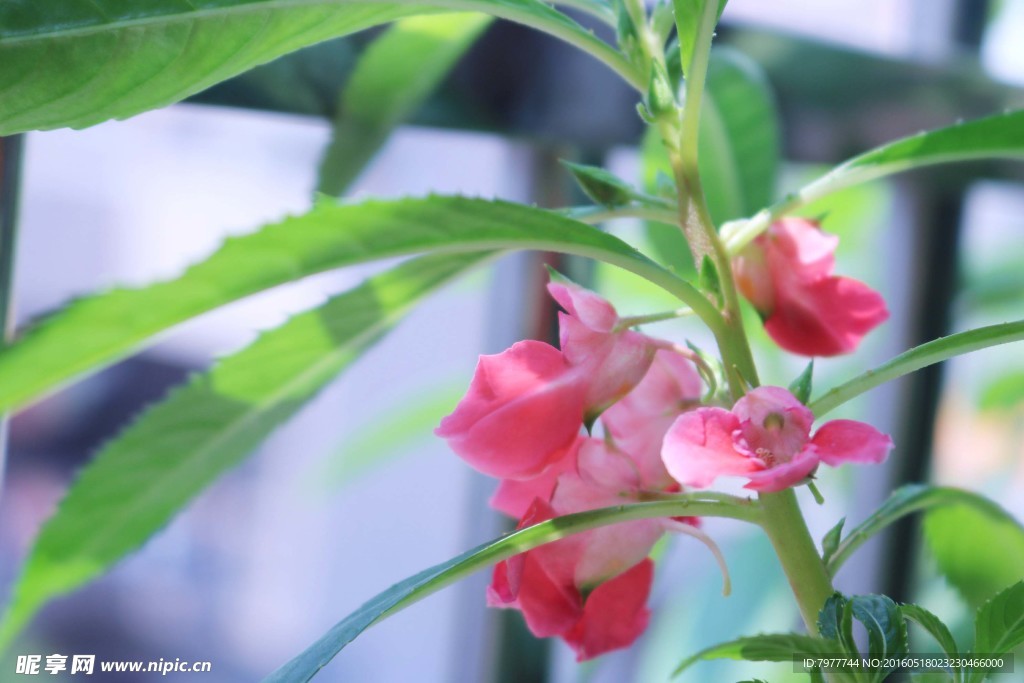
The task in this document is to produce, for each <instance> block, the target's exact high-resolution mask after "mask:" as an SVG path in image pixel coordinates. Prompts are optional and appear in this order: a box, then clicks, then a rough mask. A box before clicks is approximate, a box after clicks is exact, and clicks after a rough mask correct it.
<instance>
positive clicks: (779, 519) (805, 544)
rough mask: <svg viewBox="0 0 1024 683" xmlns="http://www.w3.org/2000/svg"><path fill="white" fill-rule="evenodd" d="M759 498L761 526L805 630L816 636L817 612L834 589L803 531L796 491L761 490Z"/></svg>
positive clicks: (803, 522) (803, 523)
mask: <svg viewBox="0 0 1024 683" xmlns="http://www.w3.org/2000/svg"><path fill="white" fill-rule="evenodd" d="M760 501H761V506H762V514H763V516H762V520H761V526H762V527H764V530H765V532H766V533H767V534H768V538H769V540H770V541H771V543H772V547H773V548H775V554H776V555H778V557H779V562H781V563H782V569H783V571H784V572H785V573H786V578H787V579H788V580H789V586H790V588H791V589H792V590H793V595H794V596H795V597H796V602H797V605H798V606H799V607H800V614H801V616H802V617H803V619H804V624H806V626H807V631H808V632H809V633H810V634H811V635H814V636H817V635H818V612H820V611H821V608H822V607H824V605H825V601H826V600H827V599H828V598H829V596H830V595H832V593H833V592H835V589H834V588H833V587H832V581H831V579H830V578H829V575H828V571H826V569H825V563H824V562H822V560H821V556H820V555H818V550H817V548H816V547H815V546H814V541H813V539H811V533H810V531H808V530H807V523H806V522H805V521H804V517H803V514H802V513H801V512H800V505H799V504H798V503H797V502H796V494H794V493H793V490H792V489H787V490H785V491H779V492H778V493H764V494H761V496H760Z"/></svg>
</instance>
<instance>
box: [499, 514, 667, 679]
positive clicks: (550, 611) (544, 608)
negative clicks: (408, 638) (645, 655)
mask: <svg viewBox="0 0 1024 683" xmlns="http://www.w3.org/2000/svg"><path fill="white" fill-rule="evenodd" d="M555 514H556V513H555V511H554V509H553V508H552V507H551V506H550V505H548V504H547V503H545V502H544V501H542V500H536V501H535V502H534V504H533V505H532V506H531V507H530V509H529V510H528V511H527V513H526V514H525V515H524V516H523V519H522V520H521V521H520V523H519V528H523V527H526V526H530V525H533V524H537V523H539V522H542V521H545V520H547V519H551V518H552V517H554V516H555ZM586 546H587V538H586V534H577V535H575V536H569V537H567V538H564V539H561V540H559V541H555V542H554V543H550V544H548V545H544V546H541V547H539V548H535V549H533V550H530V551H527V552H526V553H522V554H520V555H516V556H515V557H513V558H510V559H508V560H506V561H504V562H501V563H500V564H498V565H497V566H496V567H495V568H494V578H493V580H492V583H491V586H490V588H489V589H488V592H487V600H488V604H490V605H491V606H492V607H511V608H516V609H519V610H521V611H522V613H523V617H524V619H525V620H526V625H527V626H528V627H529V629H530V631H531V632H532V633H533V634H534V635H536V636H537V637H541V638H545V637H550V636H561V637H562V638H563V639H564V640H565V641H566V642H567V643H568V644H569V645H570V646H571V647H572V648H573V650H575V651H576V657H577V660H578V661H583V660H586V659H591V658H593V657H596V656H598V655H600V654H603V653H605V652H608V651H610V650H614V649H618V648H622V647H627V646H629V645H631V644H632V643H633V642H634V641H635V640H636V639H637V638H638V637H639V636H640V634H641V633H643V631H644V629H645V628H647V622H648V621H649V619H650V611H649V610H648V609H647V607H646V603H647V597H648V595H649V594H650V589H651V583H652V581H653V563H652V562H651V561H650V560H649V559H644V560H642V561H641V562H640V563H638V564H637V565H636V566H634V567H632V568H630V569H628V570H626V571H624V572H622V573H621V574H619V575H617V576H615V577H613V578H611V579H609V580H607V581H605V582H603V583H601V584H600V585H597V586H596V587H590V586H581V585H580V584H579V583H578V581H577V578H576V577H577V566H578V564H579V562H580V560H581V558H582V557H583V553H584V552H585V550H586Z"/></svg>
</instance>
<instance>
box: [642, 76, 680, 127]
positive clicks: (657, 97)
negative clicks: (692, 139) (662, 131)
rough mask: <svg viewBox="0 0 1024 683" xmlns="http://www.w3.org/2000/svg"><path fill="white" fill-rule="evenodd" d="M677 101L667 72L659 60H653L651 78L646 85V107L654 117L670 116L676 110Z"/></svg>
mask: <svg viewBox="0 0 1024 683" xmlns="http://www.w3.org/2000/svg"><path fill="white" fill-rule="evenodd" d="M676 107H677V103H676V97H675V92H674V91H673V90H672V84H671V83H670V82H669V80H668V72H666V71H665V67H664V66H663V65H662V63H661V62H654V64H653V65H652V67H651V78H650V81H649V83H648V85H647V109H648V111H650V112H651V114H653V115H654V116H655V117H656V118H659V119H660V118H662V117H664V116H666V115H668V116H670V115H672V114H673V113H674V112H675V111H676Z"/></svg>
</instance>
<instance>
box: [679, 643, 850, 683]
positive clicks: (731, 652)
mask: <svg viewBox="0 0 1024 683" xmlns="http://www.w3.org/2000/svg"><path fill="white" fill-rule="evenodd" d="M834 650H835V645H834V644H832V643H830V642H828V641H827V640H822V639H821V638H812V637H811V636H804V635H799V634H796V633H778V634H769V635H760V636H747V637H744V638H737V639H736V640H731V641H729V642H727V643H720V644H718V645H712V646H711V647H709V648H707V649H704V650H701V651H700V652H698V653H697V654H695V655H693V656H691V657H687V658H686V659H684V660H683V661H682V662H680V664H679V666H677V667H676V669H675V671H673V672H672V675H673V677H674V676H678V675H679V674H681V673H682V672H683V671H685V670H686V669H688V668H690V667H691V666H693V665H694V664H696V663H697V662H699V661H701V660H707V659H739V660H744V661H749V662H789V661H792V660H793V658H794V657H801V656H804V655H807V656H814V655H828V654H832V655H834V654H835V652H834Z"/></svg>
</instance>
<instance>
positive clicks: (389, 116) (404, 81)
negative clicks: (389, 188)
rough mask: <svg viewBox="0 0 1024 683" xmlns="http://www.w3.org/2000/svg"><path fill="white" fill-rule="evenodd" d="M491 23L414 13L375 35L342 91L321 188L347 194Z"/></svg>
mask: <svg viewBox="0 0 1024 683" xmlns="http://www.w3.org/2000/svg"><path fill="white" fill-rule="evenodd" d="M490 23H491V18H490V17H488V16H486V15H483V14H440V15H427V16H420V17H409V18H407V19H400V20H399V21H397V22H395V23H394V24H393V25H392V26H391V27H390V28H388V29H387V31H385V32H384V33H383V34H381V35H380V37H378V38H377V39H376V40H374V41H373V43H371V44H370V46H369V47H368V48H367V49H366V50H365V51H364V52H363V54H362V55H361V56H360V58H359V61H358V62H357V63H356V67H355V69H354V70H353V71H352V74H351V75H350V76H349V79H348V83H346V85H345V88H344V90H343V91H342V94H341V101H340V103H339V106H338V115H337V117H336V118H335V120H334V129H333V131H332V134H331V142H330V145H329V146H328V147H327V151H326V152H325V154H324V158H323V161H322V162H321V164H320V178H319V184H318V187H317V190H318V191H319V192H324V193H326V194H331V195H336V196H337V195H341V194H344V193H345V190H346V189H347V188H348V186H349V185H350V184H351V183H352V182H353V181H354V180H355V179H356V177H357V176H358V175H359V173H360V172H361V171H362V170H363V168H364V167H365V166H366V164H367V163H368V162H369V161H370V159H372V158H373V156H374V155H375V154H376V153H377V150H379V149H380V147H381V145H383V144H384V142H385V141H386V140H387V138H388V136H389V135H390V134H391V131H392V129H393V128H394V127H395V126H397V125H398V124H399V123H401V122H402V121H404V120H405V119H406V118H407V117H409V116H410V115H412V114H414V113H415V112H416V110H417V109H418V108H419V107H420V105H422V104H423V101H424V100H425V99H426V98H427V96H429V95H430V93H431V92H433V91H434V89H435V88H436V87H437V86H438V85H439V84H440V82H441V81H442V80H443V79H444V77H445V76H446V75H447V74H448V72H449V71H450V70H451V68H452V66H453V65H454V64H455V63H456V62H457V61H458V60H459V58H460V57H461V56H462V55H463V54H464V53H465V52H466V50H467V49H468V48H469V47H470V46H471V45H472V44H473V43H474V42H475V41H476V39H477V38H478V37H479V36H480V34H481V33H483V31H484V29H485V28H487V27H488V26H489V25H490Z"/></svg>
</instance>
